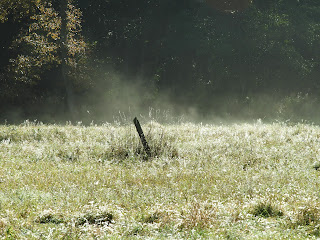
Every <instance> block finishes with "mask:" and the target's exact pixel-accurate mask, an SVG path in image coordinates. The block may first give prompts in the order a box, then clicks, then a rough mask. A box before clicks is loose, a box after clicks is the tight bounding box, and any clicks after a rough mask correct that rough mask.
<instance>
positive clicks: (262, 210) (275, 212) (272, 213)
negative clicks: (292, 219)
mask: <svg viewBox="0 0 320 240" xmlns="http://www.w3.org/2000/svg"><path fill="white" fill-rule="evenodd" d="M252 214H253V215H254V216H255V217H264V218H267V217H281V216H283V212H282V211H281V210H279V209H277V208H276V207H274V206H273V205H272V204H271V203H263V202H260V203H258V204H257V205H255V206H254V207H253V209H252Z"/></svg>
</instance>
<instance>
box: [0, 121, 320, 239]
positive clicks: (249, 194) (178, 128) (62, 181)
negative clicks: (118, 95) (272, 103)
mask: <svg viewBox="0 0 320 240" xmlns="http://www.w3.org/2000/svg"><path fill="white" fill-rule="evenodd" d="M142 127H143V129H144V132H145V135H146V138H147V140H148V143H149V145H150V147H151V150H152V157H151V158H150V159H149V160H148V161H143V159H142V157H143V148H142V146H141V143H140V140H139V137H138V134H137V133H136V130H135V128H134V126H133V124H132V125H126V126H117V125H112V124H105V125H103V126H89V127H84V126H81V125H79V126H72V125H66V126H58V125H41V124H34V123H28V122H26V123H25V124H23V125H19V126H15V125H4V126H0V160H1V161H0V187H1V191H0V236H1V237H2V238H4V239H5V238H7V239H41V238H44V239H139V238H142V239H146V238H152V239H181V238H186V239H189V238H190V239H201V238H203V239H208V238H209V239H226V238H229V239H233V238H234V239H241V238H243V239H306V238H310V239H312V238H313V239H316V238H317V237H319V236H320V208H319V206H320V200H319V197H320V195H319V194H320V192H319V189H320V180H319V179H320V171H319V170H316V169H317V168H315V167H314V166H316V165H317V164H319V162H320V160H319V157H320V140H319V137H320V128H319V127H317V126H312V125H303V124H297V125H293V126H289V125H286V124H281V123H277V124H262V123H261V122H257V123H256V124H241V125H236V124H234V125H226V126H215V125H201V124H198V125H195V124H179V125H160V124H158V123H155V122H149V123H146V124H144V125H143V126H142Z"/></svg>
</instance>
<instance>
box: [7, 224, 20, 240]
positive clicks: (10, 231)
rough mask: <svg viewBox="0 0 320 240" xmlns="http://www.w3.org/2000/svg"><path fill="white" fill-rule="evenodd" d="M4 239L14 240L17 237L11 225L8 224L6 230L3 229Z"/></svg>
mask: <svg viewBox="0 0 320 240" xmlns="http://www.w3.org/2000/svg"><path fill="white" fill-rule="evenodd" d="M5 239H8V240H11V239H12V240H15V239H18V236H17V234H16V231H15V230H14V229H13V227H11V226H9V227H7V228H6V231H5Z"/></svg>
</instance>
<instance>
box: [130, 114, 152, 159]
mask: <svg viewBox="0 0 320 240" xmlns="http://www.w3.org/2000/svg"><path fill="white" fill-rule="evenodd" d="M133 123H134V125H135V126H136V129H137V132H138V134H139V137H140V140H141V142H142V145H143V148H144V151H145V152H146V154H147V157H148V158H149V157H151V150H150V147H149V145H148V143H147V140H146V138H145V136H144V134H143V131H142V128H141V125H140V123H139V121H138V119H137V118H136V117H135V118H134V119H133Z"/></svg>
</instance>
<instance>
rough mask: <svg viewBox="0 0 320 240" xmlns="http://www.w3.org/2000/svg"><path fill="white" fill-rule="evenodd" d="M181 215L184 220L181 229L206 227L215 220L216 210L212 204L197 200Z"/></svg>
mask: <svg viewBox="0 0 320 240" xmlns="http://www.w3.org/2000/svg"><path fill="white" fill-rule="evenodd" d="M181 215H182V219H183V221H182V224H181V225H180V229H206V228H210V226H211V225H212V223H213V222H214V220H215V217H216V212H215V208H213V206H212V205H209V204H206V203H201V204H200V203H198V202H196V203H192V205H191V206H189V207H188V209H187V210H186V212H184V211H182V212H181Z"/></svg>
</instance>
